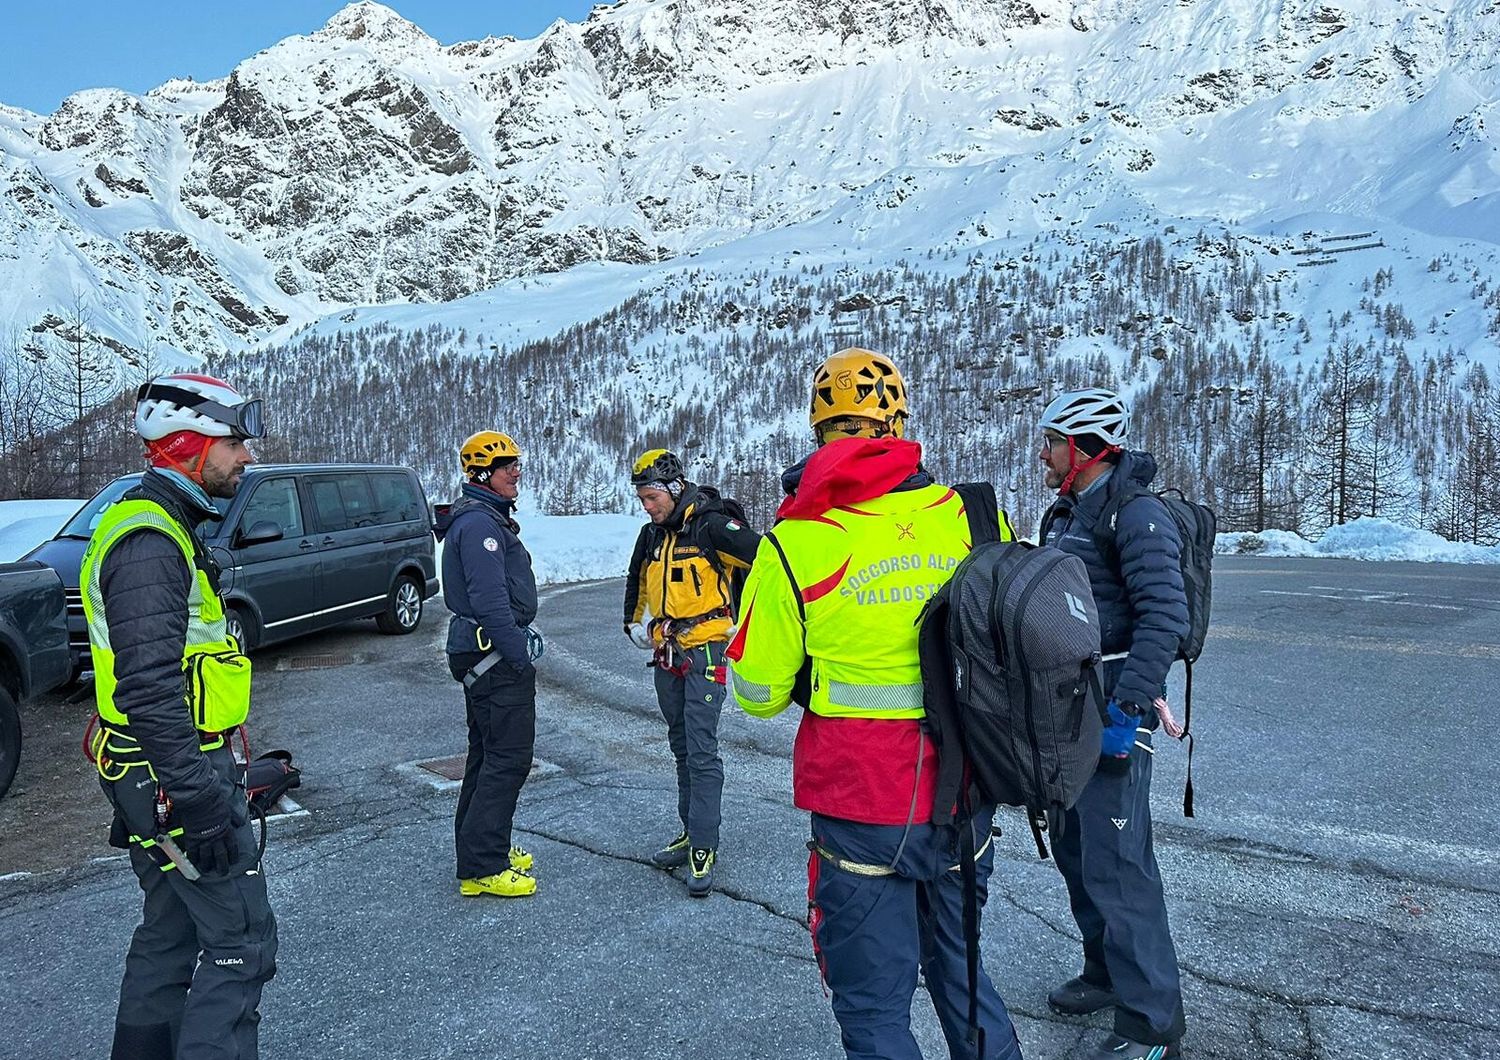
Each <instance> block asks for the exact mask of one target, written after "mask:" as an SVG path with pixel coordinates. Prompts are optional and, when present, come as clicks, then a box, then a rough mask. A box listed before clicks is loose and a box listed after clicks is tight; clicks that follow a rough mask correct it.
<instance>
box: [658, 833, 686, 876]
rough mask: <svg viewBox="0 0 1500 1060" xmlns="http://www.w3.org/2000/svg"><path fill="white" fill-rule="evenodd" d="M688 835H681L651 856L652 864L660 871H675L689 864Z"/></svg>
mask: <svg viewBox="0 0 1500 1060" xmlns="http://www.w3.org/2000/svg"><path fill="white" fill-rule="evenodd" d="M688 845H689V844H688V834H687V833H686V832H683V833H681V834H680V835H679V836H678V837H677V838H676V839H674V840H672V841H671V842H670V843H668V844H667V845H666V846H664V847H662V848H661V849H660V850H658V851H657V852H656V853H654V854H652V855H651V864H653V865H655V866H656V867H657V868H659V869H675V868H677V867H678V866H679V865H686V864H687V863H688Z"/></svg>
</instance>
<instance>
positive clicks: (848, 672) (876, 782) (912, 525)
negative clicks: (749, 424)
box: [726, 438, 1013, 824]
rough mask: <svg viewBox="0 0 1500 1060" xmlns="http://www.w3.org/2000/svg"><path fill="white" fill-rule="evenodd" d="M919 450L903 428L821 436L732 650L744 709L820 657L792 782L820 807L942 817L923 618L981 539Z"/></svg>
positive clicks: (754, 578) (897, 818) (780, 694)
mask: <svg viewBox="0 0 1500 1060" xmlns="http://www.w3.org/2000/svg"><path fill="white" fill-rule="evenodd" d="M921 453H922V450H921V446H919V445H918V444H917V443H916V442H912V441H906V440H903V439H898V438H878V439H874V438H846V439H840V440H838V441H834V442H830V443H829V444H827V445H825V446H823V447H822V448H821V449H819V450H818V451H817V452H816V453H814V454H813V456H812V457H811V458H810V459H809V460H808V462H807V466H806V469H805V470H804V472H803V475H802V481H801V483H800V484H799V486H798V489H797V495H796V496H795V497H792V498H789V499H788V501H787V503H785V504H783V505H782V509H781V511H780V512H779V513H778V514H779V515H781V516H782V521H781V522H779V523H778V524H777V525H776V527H775V529H774V530H772V531H770V532H768V533H767V534H766V536H765V539H764V540H763V541H762V543H761V546H760V550H759V552H758V553H757V554H756V557H755V564H754V566H753V567H752V568H751V571H750V578H749V581H748V582H747V583H746V585H745V593H744V599H743V602H742V607H741V617H740V627H739V632H738V633H737V634H736V636H735V638H734V640H733V642H732V643H731V644H730V647H729V650H728V652H727V653H726V654H727V655H728V657H729V659H730V660H731V666H732V669H731V687H732V689H733V692H734V696H735V699H736V701H737V702H738V703H739V705H740V706H741V707H742V708H743V709H744V710H745V711H747V712H748V713H750V714H753V715H755V716H757V717H771V716H772V715H775V714H778V713H780V712H781V711H783V710H785V709H786V707H787V705H788V704H789V703H790V702H791V693H792V686H793V683H794V682H795V681H796V679H797V675H798V672H799V670H801V669H802V667H803V664H804V661H805V660H809V659H810V660H811V692H810V697H809V701H808V704H807V710H806V712H805V713H804V714H803V716H802V724H801V726H800V728H799V729H798V732H797V739H796V744H795V747H794V749H793V755H792V786H793V794H794V798H795V801H796V804H797V805H798V806H799V807H801V808H803V809H806V810H811V811H813V812H815V813H820V814H825V815H827V816H831V817H838V818H842V819H844V820H851V821H860V822H863V823H867V824H904V823H906V822H907V821H908V820H911V819H914V820H917V821H924V820H928V819H929V818H930V816H931V810H932V793H933V788H934V785H935V782H936V779H937V764H936V761H935V751H934V749H933V746H932V743H931V741H930V740H928V739H927V738H926V736H925V735H924V734H923V733H922V731H921V727H920V724H919V722H920V719H921V718H922V717H923V715H924V711H923V707H922V674H921V668H920V666H919V664H918V660H917V625H916V619H917V616H918V614H919V613H920V612H921V610H922V606H923V604H925V603H926V602H927V600H928V599H929V598H930V597H931V596H932V595H933V594H934V593H936V592H937V590H938V589H939V588H941V587H942V585H943V584H944V583H945V582H947V580H948V578H949V577H950V576H951V575H952V573H953V569H954V568H955V567H956V566H958V563H959V561H960V560H961V559H963V557H964V556H966V555H967V554H968V552H969V548H970V544H971V542H970V540H969V538H970V533H969V523H968V516H967V514H966V512H965V511H964V505H963V501H962V499H961V498H960V497H959V496H958V494H957V493H955V492H954V491H953V490H952V489H951V488H949V487H947V486H943V485H940V484H937V483H934V482H933V481H932V480H931V478H930V477H929V476H928V475H927V474H926V472H924V471H922V470H921V468H920V460H921ZM997 517H998V519H999V523H1000V534H1001V537H1002V538H1003V539H1005V540H1010V539H1011V538H1012V537H1013V534H1012V532H1011V529H1010V525H1009V523H1008V521H1007V520H1006V517H1005V513H1003V512H1000V513H997ZM778 545H779V546H780V551H779V552H778V548H777V546H778Z"/></svg>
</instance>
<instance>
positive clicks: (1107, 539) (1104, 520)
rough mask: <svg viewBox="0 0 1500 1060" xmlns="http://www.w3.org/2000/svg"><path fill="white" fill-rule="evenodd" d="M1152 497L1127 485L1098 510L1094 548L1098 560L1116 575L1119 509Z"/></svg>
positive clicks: (1117, 571) (1118, 566)
mask: <svg viewBox="0 0 1500 1060" xmlns="http://www.w3.org/2000/svg"><path fill="white" fill-rule="evenodd" d="M1154 496H1156V495H1155V494H1154V493H1152V492H1151V491H1150V490H1148V489H1142V488H1141V487H1140V486H1130V485H1127V486H1126V487H1125V488H1124V489H1122V490H1120V491H1119V492H1117V493H1114V494H1113V495H1111V496H1110V497H1109V498H1108V499H1107V500H1106V501H1105V502H1104V507H1103V508H1101V509H1100V510H1099V517H1098V519H1096V520H1095V522H1094V547H1095V548H1097V549H1098V550H1099V558H1100V559H1102V560H1103V561H1104V564H1105V566H1107V567H1108V568H1109V569H1110V570H1112V571H1114V572H1115V573H1116V574H1119V573H1120V549H1119V546H1118V545H1117V544H1116V543H1115V534H1116V526H1115V524H1116V523H1117V522H1118V521H1119V516H1120V509H1121V508H1123V507H1125V505H1127V504H1129V503H1130V502H1131V501H1133V500H1135V499H1136V498H1137V497H1154Z"/></svg>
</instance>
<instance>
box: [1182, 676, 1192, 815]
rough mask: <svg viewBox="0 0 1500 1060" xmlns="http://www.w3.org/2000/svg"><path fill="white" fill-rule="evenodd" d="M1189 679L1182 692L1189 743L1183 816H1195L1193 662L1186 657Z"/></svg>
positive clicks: (1183, 728)
mask: <svg viewBox="0 0 1500 1060" xmlns="http://www.w3.org/2000/svg"><path fill="white" fill-rule="evenodd" d="M1182 665H1183V666H1184V667H1185V668H1186V670H1187V679H1186V682H1185V684H1184V685H1183V693H1182V739H1183V740H1184V741H1185V742H1186V743H1187V784H1186V786H1185V787H1183V789H1182V816H1184V817H1191V816H1193V664H1192V662H1191V661H1190V660H1188V659H1184V660H1183V661H1182Z"/></svg>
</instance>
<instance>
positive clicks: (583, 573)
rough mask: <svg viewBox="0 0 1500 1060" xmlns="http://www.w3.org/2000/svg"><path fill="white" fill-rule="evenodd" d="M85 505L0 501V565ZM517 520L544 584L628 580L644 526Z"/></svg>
mask: <svg viewBox="0 0 1500 1060" xmlns="http://www.w3.org/2000/svg"><path fill="white" fill-rule="evenodd" d="M82 505H83V501H70V500H58V501H50V500H49V501H0V563H8V562H10V561H12V560H17V559H20V558H21V557H22V556H24V555H25V554H26V553H28V552H30V551H31V550H32V549H33V548H35V547H36V546H37V545H40V544H41V543H42V542H43V541H46V540H48V539H49V538H51V537H52V536H53V535H54V534H56V533H57V531H58V530H60V529H61V528H62V525H63V523H65V522H67V521H68V518H69V517H70V516H71V515H72V514H73V513H74V512H76V511H77V510H78V509H79V508H80V507H81V506H82ZM517 518H518V520H519V521H520V523H521V540H522V542H523V543H524V544H525V545H526V549H527V551H529V552H530V553H531V564H532V568H533V569H534V570H535V571H536V580H537V582H538V583H541V584H548V583H558V582H578V581H589V580H591V579H594V578H622V577H624V576H625V569H626V568H627V567H628V566H629V565H630V551H631V549H632V548H634V547H635V538H636V534H638V533H639V532H640V529H641V523H642V520H643V516H640V515H567V516H564V515H528V514H526V512H525V510H524V509H523V510H522V511H520V512H519V513H517ZM438 554H439V557H441V555H442V546H439V548H438Z"/></svg>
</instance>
